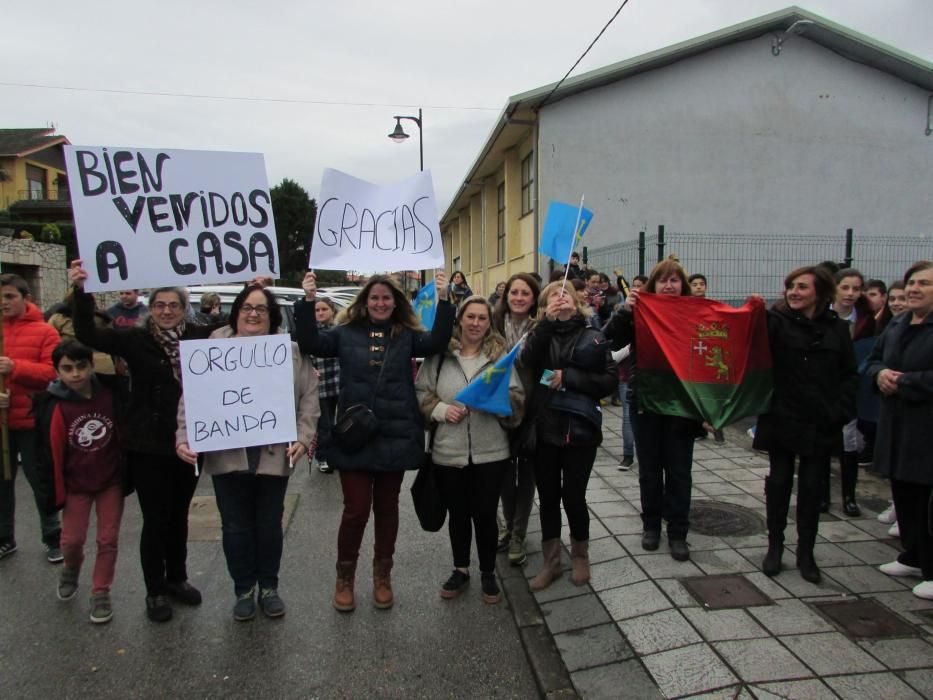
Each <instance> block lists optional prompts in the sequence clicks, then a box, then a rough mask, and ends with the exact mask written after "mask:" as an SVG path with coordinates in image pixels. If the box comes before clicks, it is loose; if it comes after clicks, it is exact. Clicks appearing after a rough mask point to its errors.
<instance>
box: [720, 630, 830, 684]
mask: <svg viewBox="0 0 933 700" xmlns="http://www.w3.org/2000/svg"><path fill="white" fill-rule="evenodd" d="M713 647H715V649H716V651H718V652H719V653H720V654H722V655H723V657H724V658H725V659H726V661H727V662H728V663H729V666H731V667H732V668H733V669H735V672H736V673H738V674H739V677H740V678H741V679H742V680H743V681H748V682H757V681H776V680H793V679H797V678H809V677H811V676H812V675H813V674H812V673H810V671H809V670H807V667H806V666H804V665H803V664H802V663H800V661H799V660H798V659H797V658H795V657H794V655H793V654H791V653H790V652H789V651H788V650H787V649H785V648H784V647H782V646H781V644H780V643H779V642H778V641H777V640H776V639H747V640H742V641H730V642H716V643H714V644H713Z"/></svg>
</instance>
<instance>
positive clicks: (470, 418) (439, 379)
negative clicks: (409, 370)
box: [415, 349, 525, 467]
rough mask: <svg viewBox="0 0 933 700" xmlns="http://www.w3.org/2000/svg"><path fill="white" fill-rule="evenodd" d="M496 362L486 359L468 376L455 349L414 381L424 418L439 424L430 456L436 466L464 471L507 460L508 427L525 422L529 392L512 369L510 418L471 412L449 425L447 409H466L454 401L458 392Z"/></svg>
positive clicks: (434, 359) (426, 366) (426, 364)
mask: <svg viewBox="0 0 933 700" xmlns="http://www.w3.org/2000/svg"><path fill="white" fill-rule="evenodd" d="M442 357H443V364H441V358H442ZM496 359H498V358H489V357H487V356H486V355H482V356H481V358H480V361H479V363H478V364H477V365H473V367H474V368H475V369H473V370H472V371H470V372H469V376H468V369H467V367H465V366H464V365H463V363H462V362H461V360H460V351H459V350H457V349H454V350H448V352H447V353H446V354H445V355H443V356H442V355H435V356H434V357H430V358H428V359H427V360H425V361H424V364H423V365H422V366H421V370H420V371H419V372H418V378H417V379H416V380H415V390H416V392H417V394H418V403H419V404H420V405H421V411H422V414H423V415H424V417H425V419H426V420H428V421H429V422H433V423H434V424H436V427H435V430H434V442H433V445H432V447H431V456H432V459H433V461H434V462H435V463H436V464H440V465H442V466H445V467H465V466H467V464H469V463H470V462H472V463H473V464H488V463H490V462H498V461H500V460H504V459H508V458H509V456H510V450H509V433H508V430H507V429H506V428H509V427H512V426H515V425H518V424H519V423H520V422H521V420H522V414H523V413H524V408H525V390H524V389H523V388H522V384H521V382H520V381H519V379H518V373H517V372H516V370H515V369H514V367H513V369H512V373H511V375H510V377H509V402H510V403H511V405H512V415H511V416H509V418H508V419H503V418H500V417H499V416H495V415H493V414H491V413H487V412H486V411H480V410H477V409H475V408H471V409H470V412H469V413H468V414H467V416H466V418H464V419H463V420H461V421H460V422H459V423H448V422H447V420H446V415H447V408H448V407H450V406H452V405H457V406H461V407H462V406H463V404H461V403H459V402H457V401H456V399H455V397H456V395H457V393H458V392H459V391H460V390H461V389H463V388H464V387H465V386H466V385H467V384H469V383H470V382H471V381H472V380H473V379H474V377H476V376H478V375H479V374H480V373H481V372H483V371H484V370H486V369H488V368H489V367H492V366H493V365H494V364H495V362H496ZM439 364H440V373H438V365H439Z"/></svg>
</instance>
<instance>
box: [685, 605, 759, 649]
mask: <svg viewBox="0 0 933 700" xmlns="http://www.w3.org/2000/svg"><path fill="white" fill-rule="evenodd" d="M683 613H684V615H686V617H687V619H688V620H690V622H692V623H693V625H694V626H695V627H696V628H697V629H698V630H700V634H702V635H703V637H704V638H705V639H706V641H708V642H721V641H727V640H733V639H756V638H761V637H767V636H768V631H767V630H765V628H764V627H762V626H761V625H759V624H758V623H757V622H755V620H754V618H752V617H751V616H750V615H749V614H748V613H747V612H745V611H744V610H707V609H705V608H687V609H685V610H684V611H683Z"/></svg>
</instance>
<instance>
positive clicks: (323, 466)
mask: <svg viewBox="0 0 933 700" xmlns="http://www.w3.org/2000/svg"><path fill="white" fill-rule="evenodd" d="M317 469H318V471H319V472H321V474H333V472H334V468H333V467H328V466H327V462H324V461H322V460H320V459H319V460H318V461H317Z"/></svg>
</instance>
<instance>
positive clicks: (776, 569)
mask: <svg viewBox="0 0 933 700" xmlns="http://www.w3.org/2000/svg"><path fill="white" fill-rule="evenodd" d="M783 554H784V538H783V537H780V536H777V535H772V536H769V537H768V553H767V554H765V558H764V561H763V562H761V573H763V574H764V575H765V576H777V575H778V574H779V573H781V555H783Z"/></svg>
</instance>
